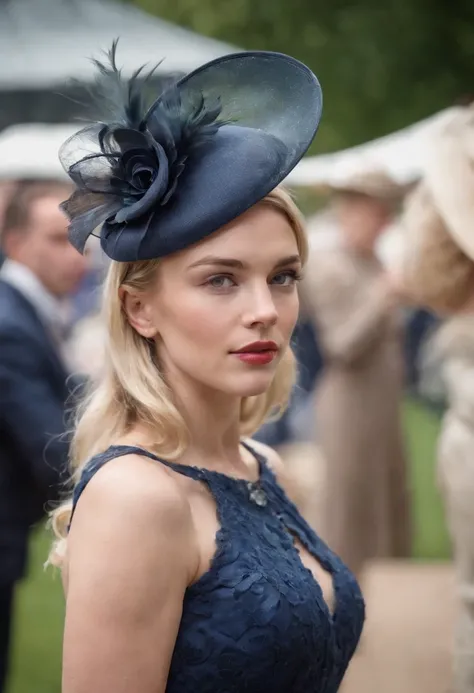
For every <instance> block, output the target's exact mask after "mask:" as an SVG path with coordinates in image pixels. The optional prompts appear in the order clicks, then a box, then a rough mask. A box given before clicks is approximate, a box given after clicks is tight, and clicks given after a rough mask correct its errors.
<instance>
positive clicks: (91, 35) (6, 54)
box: [0, 0, 235, 90]
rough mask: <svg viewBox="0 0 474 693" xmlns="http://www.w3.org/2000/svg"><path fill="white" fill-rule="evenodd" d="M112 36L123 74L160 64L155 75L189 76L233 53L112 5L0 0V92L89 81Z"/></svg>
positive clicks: (84, 0) (108, 1)
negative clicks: (202, 65)
mask: <svg viewBox="0 0 474 693" xmlns="http://www.w3.org/2000/svg"><path fill="white" fill-rule="evenodd" d="M118 37H119V47H118V61H119V64H123V65H124V74H125V75H128V74H130V72H133V70H135V69H136V68H137V67H139V66H140V65H142V64H145V63H147V64H150V65H151V66H152V65H153V64H155V63H156V62H158V61H159V60H161V59H163V62H162V64H161V65H160V66H159V68H158V70H157V72H158V74H159V73H161V74H170V73H172V74H174V73H180V72H184V73H185V72H188V71H190V70H193V69H194V68H196V67H198V66H199V65H201V64H202V63H205V62H207V61H209V60H213V59H214V58H217V57H219V56H221V55H225V54H226V53H230V52H233V50H235V49H234V48H233V47H232V46H229V45H227V44H225V43H221V42H220V41H216V40H213V39H209V38H205V37H203V36H199V35H198V34H195V33H193V32H191V31H188V30H186V29H183V28H181V27H178V26H176V25H173V24H171V23H169V22H166V21H163V20H161V19H158V18H157V17H153V16H151V15H149V14H147V13H145V12H143V11H141V10H140V9H138V8H137V7H134V6H132V5H128V4H127V3H121V2H114V1H113V0H4V2H2V3H0V90H5V89H36V90H38V89H47V88H54V87H55V86H57V85H60V84H64V82H66V81H67V80H69V79H71V78H75V79H77V80H81V81H84V82H89V81H91V80H92V79H93V78H94V75H95V70H94V66H93V64H92V62H91V60H90V57H100V51H101V50H108V49H109V48H110V46H111V45H112V41H113V40H114V39H116V38H118Z"/></svg>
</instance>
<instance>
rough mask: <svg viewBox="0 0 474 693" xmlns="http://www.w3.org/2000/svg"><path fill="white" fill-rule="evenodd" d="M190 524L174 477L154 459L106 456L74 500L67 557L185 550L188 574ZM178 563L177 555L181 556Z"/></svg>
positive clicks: (190, 565)
mask: <svg viewBox="0 0 474 693" xmlns="http://www.w3.org/2000/svg"><path fill="white" fill-rule="evenodd" d="M193 546H194V526H193V522H192V514H191V509H190V505H189V502H188V499H187V497H186V494H185V493H184V491H183V487H182V485H181V484H179V483H178V479H177V478H176V477H175V475H174V474H173V473H172V472H170V471H169V470H168V469H167V468H166V467H164V466H162V465H160V464H159V463H155V462H154V461H153V460H149V459H148V458H145V457H142V456H139V455H127V456H124V457H120V458H117V459H115V460H111V461H110V462H107V463H106V464H105V465H104V466H103V467H102V468H101V469H99V470H98V471H97V472H96V474H95V475H94V476H93V477H92V478H91V480H90V481H89V483H88V484H87V486H86V487H85V489H84V491H83V493H82V495H81V497H80V498H79V501H78V503H77V506H76V510H75V514H74V517H73V520H72V524H71V531H70V534H69V540H68V557H69V558H68V563H70V562H71V560H72V561H73V562H74V558H79V556H82V557H83V558H84V557H85V556H88V557H89V558H90V556H91V554H92V553H95V554H96V555H97V553H98V552H100V550H101V547H103V548H106V550H107V553H108V554H109V556H110V555H111V552H112V551H113V552H114V554H115V555H116V556H117V557H118V556H120V555H131V554H133V555H134V556H135V559H138V558H139V554H143V553H144V552H148V556H149V558H150V560H152V556H155V557H158V556H160V557H161V558H160V560H162V559H163V557H164V556H167V555H171V554H172V555H173V556H175V558H176V548H177V547H179V548H180V549H181V553H182V555H186V556H187V559H186V561H183V562H182V566H181V567H182V569H183V570H185V571H186V572H189V576H192V573H193V570H194V565H193V556H194V552H193ZM179 562H180V563H181V560H180V561H179Z"/></svg>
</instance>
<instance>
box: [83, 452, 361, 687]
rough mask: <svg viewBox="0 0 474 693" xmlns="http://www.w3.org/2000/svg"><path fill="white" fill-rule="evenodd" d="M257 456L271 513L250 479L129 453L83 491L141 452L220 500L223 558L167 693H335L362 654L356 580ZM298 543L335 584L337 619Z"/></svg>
mask: <svg viewBox="0 0 474 693" xmlns="http://www.w3.org/2000/svg"><path fill="white" fill-rule="evenodd" d="M252 452H253V454H254V455H255V456H256V458H257V459H258V461H259V465H260V482H259V490H260V492H261V493H262V494H265V497H266V499H267V502H266V503H265V504H260V503H257V502H255V500H252V497H251V493H249V488H248V485H247V482H246V481H245V480H243V479H242V480H241V479H234V478H232V477H228V476H226V475H224V474H220V473H218V472H212V471H210V470H206V469H199V468H196V467H189V466H187V465H179V464H176V463H170V462H165V461H164V460H161V459H158V458H156V457H155V456H154V455H153V454H152V453H150V452H148V451H146V450H142V449H141V448H134V447H125V446H117V447H112V448H109V450H107V451H106V452H105V453H102V454H101V455H98V456H97V457H95V458H93V459H92V460H91V461H90V462H89V464H88V465H87V466H86V468H85V470H84V472H83V475H82V478H81V480H80V482H79V483H78V485H77V487H76V489H75V494H74V504H75V503H77V500H78V498H79V496H80V494H81V493H82V491H83V489H84V487H85V486H86V484H87V483H88V481H89V480H90V479H91V477H92V476H93V475H94V473H95V472H96V471H97V469H99V468H100V467H102V465H103V464H105V463H106V462H107V461H108V460H110V459H113V458H114V457H119V456H121V455H126V454H131V453H134V454H142V455H146V456H149V457H151V458H153V459H156V460H157V461H159V462H161V463H163V464H166V465H167V466H169V467H170V468H172V469H174V470H175V471H177V472H178V473H182V474H185V475H186V476H189V477H191V478H194V479H196V480H198V481H202V482H204V483H206V484H207V485H208V486H209V489H210V491H211V493H212V494H213V496H214V498H215V501H216V505H217V513H218V518H219V521H220V529H219V531H218V533H217V536H216V544H217V550H216V553H215V555H214V558H213V561H212V564H211V566H210V568H209V570H208V571H207V572H206V573H205V574H204V575H202V576H201V577H200V578H199V579H198V580H197V582H195V583H194V584H192V585H191V586H190V587H188V589H187V591H186V594H185V599H184V605H183V614H182V619H181V624H180V628H179V632H178V637H177V640H176V644H175V649H174V653H173V658H172V662H171V668H170V673H169V678H168V684H167V688H166V691H167V693H189V691H199V693H263V691H271V692H272V693H335V692H336V691H337V690H338V689H339V685H340V683H341V680H342V678H343V676H344V673H345V670H346V668H347V666H348V664H349V662H350V659H351V657H352V655H353V653H354V650H355V648H356V646H357V643H358V640H359V637H360V634H361V631H362V626H363V622H364V613H365V608H364V601H363V598H362V594H361V592H360V589H359V586H358V584H357V582H356V580H355V578H354V577H353V575H352V574H351V573H350V571H349V570H348V569H347V568H346V567H345V566H344V564H343V563H342V561H340V559H339V558H338V557H337V556H335V555H334V554H333V553H332V552H331V551H330V549H329V548H328V547H327V546H326V545H325V544H324V542H323V541H322V540H321V539H320V538H319V537H318V536H317V535H316V534H315V533H314V532H313V530H312V529H311V528H310V527H309V525H308V524H307V523H306V522H305V521H304V520H303V518H302V517H301V515H300V514H299V512H298V510H297V509H296V507H295V506H294V505H293V503H291V501H290V500H289V499H288V498H287V496H286V495H285V493H284V491H283V490H282V488H281V487H280V486H279V484H278V482H277V480H276V478H275V476H274V475H273V473H272V471H271V470H270V469H269V468H268V466H267V465H266V463H265V460H264V459H263V458H262V457H261V456H260V455H258V454H257V453H255V451H253V450H252ZM259 497H261V496H259ZM293 537H297V538H298V539H299V541H300V542H301V544H302V545H303V546H304V547H305V548H306V549H307V550H308V551H309V552H310V553H312V554H313V556H314V557H315V558H316V559H317V560H318V561H319V562H320V564H321V566H322V567H323V568H324V569H325V570H327V571H328V572H329V573H330V574H331V575H332V578H333V586H334V594H335V607H334V611H333V613H332V614H331V612H330V610H329V607H328V605H327V604H326V602H325V600H324V597H323V594H322V590H321V588H320V586H319V584H318V583H317V582H316V580H315V579H314V577H313V575H312V573H311V571H310V570H309V569H308V568H306V567H305V566H304V565H303V563H302V561H301V558H300V554H299V552H298V549H297V547H296V546H295V544H294V540H293Z"/></svg>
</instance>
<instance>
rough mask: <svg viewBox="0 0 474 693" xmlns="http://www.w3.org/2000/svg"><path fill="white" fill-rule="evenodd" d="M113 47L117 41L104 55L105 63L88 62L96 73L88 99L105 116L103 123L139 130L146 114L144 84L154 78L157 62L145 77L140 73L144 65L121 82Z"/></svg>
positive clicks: (114, 47) (116, 40)
mask: <svg viewBox="0 0 474 693" xmlns="http://www.w3.org/2000/svg"><path fill="white" fill-rule="evenodd" d="M117 45H118V39H115V40H114V41H113V43H112V47H111V48H110V50H108V51H107V52H106V59H107V60H106V61H104V62H101V61H100V60H98V59H97V58H92V62H93V63H94V65H95V67H96V68H97V70H98V75H97V77H96V79H95V83H94V85H93V86H92V89H91V92H92V96H93V98H94V100H95V101H96V102H97V103H98V104H99V106H100V108H101V110H102V112H103V115H104V116H106V118H105V117H104V119H107V120H108V121H110V122H113V123H120V124H121V125H124V126H126V127H129V128H133V129H136V130H141V129H142V128H143V118H144V116H145V113H146V110H147V104H146V97H145V93H146V84H147V82H148V81H149V80H150V79H151V78H152V77H153V75H154V74H155V72H156V70H157V68H158V67H159V65H160V64H161V61H160V62H159V63H157V64H156V65H155V66H154V67H153V68H152V69H151V70H149V71H148V73H144V70H145V68H146V65H142V66H141V67H139V68H138V69H137V70H135V72H134V73H133V74H132V76H131V77H130V78H129V79H124V78H123V75H122V70H121V68H119V67H117Z"/></svg>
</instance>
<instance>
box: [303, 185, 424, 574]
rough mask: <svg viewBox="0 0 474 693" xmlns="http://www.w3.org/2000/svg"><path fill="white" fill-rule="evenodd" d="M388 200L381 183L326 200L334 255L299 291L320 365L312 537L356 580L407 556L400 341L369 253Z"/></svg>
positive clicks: (390, 194) (383, 277)
mask: <svg viewBox="0 0 474 693" xmlns="http://www.w3.org/2000/svg"><path fill="white" fill-rule="evenodd" d="M397 194H399V189H398V188H397V186H395V185H394V184H393V183H392V182H391V181H390V180H388V179H385V178H383V177H380V178H379V179H378V180H376V181H375V182H374V181H372V180H371V179H370V178H368V180H364V179H362V178H361V179H360V180H357V181H354V183H353V184H352V185H351V186H349V185H348V187H347V189H344V190H339V191H335V194H334V202H333V204H334V208H335V214H336V218H337V222H338V231H339V232H340V243H339V247H338V248H335V249H333V250H329V251H326V252H325V253H324V252H321V253H315V254H314V256H312V257H311V260H310V262H309V266H308V271H307V273H306V277H305V282H304V285H303V289H304V294H303V297H304V300H305V303H306V304H307V309H308V310H309V311H311V313H312V315H313V319H314V322H315V324H316V326H317V330H318V338H319V340H320V344H321V350H322V352H323V355H324V361H325V369H324V371H323V374H322V376H321V378H320V379H319V382H318V384H317V388H316V392H315V423H316V435H317V441H318V444H319V446H320V448H321V452H322V454H323V455H324V458H325V459H326V463H327V465H326V477H327V485H326V501H325V504H324V506H325V507H324V513H323V516H324V526H323V527H322V528H321V532H322V535H323V537H324V539H325V541H327V542H328V544H329V545H330V546H331V547H333V548H334V550H335V551H336V552H337V553H338V554H339V555H340V556H341V558H342V559H343V560H344V562H345V563H347V565H348V566H349V567H350V568H351V570H352V571H353V572H354V573H355V574H356V575H357V576H359V575H360V574H361V573H362V570H363V568H364V566H365V563H366V561H367V560H368V559H371V558H374V557H376V556H384V557H386V556H397V557H400V556H406V555H408V553H409V547H410V534H411V532H410V519H409V518H410V512H409V498H408V489H407V478H406V459H405V455H404V449H403V441H402V432H401V423H400V401H401V394H402V382H403V372H402V347H401V331H400V325H399V318H398V317H397V312H396V308H397V299H396V296H395V292H394V291H393V290H392V286H391V284H390V281H389V280H388V278H387V274H386V272H385V271H384V269H383V267H382V265H381V263H380V261H379V260H378V259H377V257H376V252H375V248H376V243H377V241H378V240H379V239H380V235H381V233H382V232H383V231H384V230H385V229H386V227H387V225H388V223H389V222H390V221H391V214H392V211H393V208H394V200H395V199H396V195H397Z"/></svg>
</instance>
